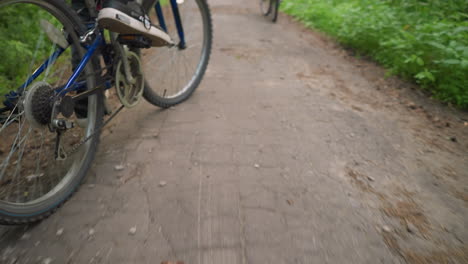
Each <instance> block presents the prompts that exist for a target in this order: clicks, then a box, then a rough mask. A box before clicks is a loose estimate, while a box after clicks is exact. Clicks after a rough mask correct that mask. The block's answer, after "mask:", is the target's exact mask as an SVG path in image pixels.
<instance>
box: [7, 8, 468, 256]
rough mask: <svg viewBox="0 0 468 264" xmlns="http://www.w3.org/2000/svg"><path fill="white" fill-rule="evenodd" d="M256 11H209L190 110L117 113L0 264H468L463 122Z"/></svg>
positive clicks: (15, 231)
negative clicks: (89, 164) (76, 175)
mask: <svg viewBox="0 0 468 264" xmlns="http://www.w3.org/2000/svg"><path fill="white" fill-rule="evenodd" d="M256 2H257V1H247V0H241V1H229V0H211V1H210V4H211V6H212V11H213V18H214V24H215V40H214V48H213V56H212V60H211V64H210V67H209V70H208V72H207V75H206V78H205V80H204V82H203V83H202V85H201V87H200V89H199V90H198V91H197V92H196V94H195V95H194V96H193V98H191V99H190V100H189V101H187V102H186V103H184V104H183V105H180V106H177V107H175V108H174V109H170V110H166V111H162V110H159V109H156V108H154V107H151V106H150V105H148V104H146V103H144V104H142V105H141V106H139V107H138V108H137V109H135V110H131V111H125V112H124V113H123V114H122V115H121V116H120V117H119V118H118V120H117V122H116V123H114V126H113V127H111V129H110V131H112V133H109V132H108V133H107V135H106V136H104V137H103V140H102V145H101V148H100V151H99V157H98V159H97V160H96V162H95V166H94V167H93V169H92V171H91V172H90V173H89V177H88V179H87V181H86V183H85V184H84V185H83V187H82V188H81V189H80V191H79V192H78V193H77V194H76V195H75V196H74V197H73V198H72V199H71V201H69V202H68V203H67V204H66V205H65V206H64V207H63V208H62V209H60V210H59V211H58V212H57V213H56V214H55V215H53V216H52V217H50V218H49V219H47V220H45V221H43V222H42V223H40V224H37V225H35V226H31V227H26V228H23V227H19V228H18V227H12V228H2V229H0V232H1V234H2V236H1V238H0V263H160V262H162V261H166V260H172V261H176V260H181V261H184V262H185V263H186V264H189V263H190V264H191V263H199V264H202V263H203V264H205V263H213V264H214V263H223V264H224V263H405V261H406V262H408V263H431V261H432V263H467V261H468V260H467V259H468V257H467V252H468V248H467V243H468V228H466V227H467V226H468V220H467V219H468V155H467V154H468V137H467V136H468V124H467V123H466V122H468V116H467V115H466V114H464V113H460V112H456V111H453V110H450V109H449V108H448V107H442V106H438V105H437V103H434V102H433V101H431V100H430V99H428V98H427V97H426V96H424V95H421V94H419V93H418V92H416V91H414V90H412V89H411V86H410V85H408V84H404V83H402V82H400V81H398V80H395V79H389V80H384V78H383V76H384V71H383V70H381V69H379V68H378V67H376V66H374V65H373V64H372V63H369V62H365V61H362V60H357V59H354V58H352V57H350V56H349V55H348V54H347V53H346V52H345V51H343V50H342V49H340V48H338V47H336V46H335V45H334V44H333V43H332V42H330V41H327V40H326V39H325V38H323V37H320V36H319V35H317V34H316V33H313V32H311V31H309V30H306V29H304V28H303V27H302V26H301V25H299V24H297V23H295V22H293V21H292V20H290V19H288V18H287V17H285V16H281V17H280V19H279V23H278V24H276V25H273V24H271V23H269V22H268V21H266V20H265V19H264V18H263V17H261V16H260V15H259V10H258V8H257V3H256ZM151 81H152V82H154V83H156V81H157V80H151ZM116 124H119V125H118V126H116ZM119 164H124V170H121V171H116V170H115V169H114V168H115V166H116V165H119ZM132 228H135V229H133V230H132V231H135V232H134V234H132V233H131V232H130V229H132ZM449 260H451V261H452V262H449ZM15 261H16V262H15ZM49 261H52V262H49Z"/></svg>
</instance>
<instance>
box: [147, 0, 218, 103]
mask: <svg viewBox="0 0 468 264" xmlns="http://www.w3.org/2000/svg"><path fill="white" fill-rule="evenodd" d="M170 2H171V0H170V1H161V13H160V15H159V16H158V15H157V13H156V12H154V13H153V14H152V17H153V20H154V21H155V22H156V21H159V24H160V25H161V26H162V25H165V27H166V28H167V33H168V34H169V35H170V36H171V37H172V39H173V40H174V42H175V43H177V44H179V45H176V46H173V47H161V48H153V49H149V50H144V51H143V54H142V56H141V57H142V58H141V59H142V62H143V68H144V74H145V78H146V82H145V89H144V91H143V97H144V98H145V99H146V100H147V101H148V102H150V103H151V104H153V105H156V106H159V107H162V108H167V107H170V106H173V105H176V104H179V103H181V102H183V101H185V100H187V99H188V98H189V97H190V96H191V95H192V93H193V92H194V91H195V89H196V88H197V87H198V86H199V84H200V82H201V80H202V78H203V75H204V74H205V71H206V68H207V66H208V61H209V58H210V53H211V43H212V38H213V36H212V34H213V33H212V32H213V29H212V22H211V14H210V10H209V7H208V4H207V2H206V0H185V1H177V2H178V4H175V6H176V7H177V8H178V10H179V14H180V21H181V23H182V28H183V34H182V36H183V38H181V37H180V36H181V34H180V33H181V31H180V28H179V29H178V28H177V23H176V22H177V20H176V18H175V16H174V6H172V5H171V3H170ZM172 2H173V3H176V1H172Z"/></svg>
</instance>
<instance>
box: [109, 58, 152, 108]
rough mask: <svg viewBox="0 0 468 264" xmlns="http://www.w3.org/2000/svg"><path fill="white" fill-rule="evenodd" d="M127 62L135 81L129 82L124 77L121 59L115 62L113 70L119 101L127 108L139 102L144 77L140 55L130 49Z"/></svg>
mask: <svg viewBox="0 0 468 264" xmlns="http://www.w3.org/2000/svg"><path fill="white" fill-rule="evenodd" d="M126 54H127V59H128V64H129V66H130V73H131V75H132V77H133V78H134V79H135V82H134V83H133V84H132V83H129V82H128V81H127V78H125V70H124V66H123V62H122V59H120V60H119V62H118V63H117V67H116V71H115V88H116V90H117V96H118V97H119V100H120V102H121V103H122V104H123V105H124V106H125V107H127V108H131V107H134V106H135V105H137V104H138V102H140V100H141V98H142V95H143V88H144V85H145V79H144V77H143V70H142V65H141V60H140V57H139V56H138V55H137V54H136V53H135V52H132V51H127V52H126Z"/></svg>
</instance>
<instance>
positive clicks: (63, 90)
mask: <svg viewBox="0 0 468 264" xmlns="http://www.w3.org/2000/svg"><path fill="white" fill-rule="evenodd" d="M170 4H171V8H172V14H173V16H174V20H175V24H176V27H177V33H178V35H179V39H180V42H179V44H178V46H179V48H180V49H184V48H185V47H186V43H185V33H184V28H183V24H182V19H181V17H180V13H179V7H178V4H177V1H176V0H170ZM155 10H156V15H157V18H158V21H159V25H160V26H161V28H163V29H164V31H166V32H167V26H166V22H165V19H164V15H163V12H162V7H161V4H160V3H159V1H158V2H157V3H156V5H155ZM95 26H96V25H92V26H91V28H94V27H95ZM105 44H106V43H105V40H104V38H103V32H102V31H97V36H96V38H95V39H94V41H93V42H92V44H91V45H89V46H87V47H86V49H87V52H86V54H85V55H84V57H83V59H82V60H81V61H80V63H79V64H78V66H77V67H76V69H75V71H74V72H73V74H72V76H71V77H70V79H69V80H68V81H67V83H66V84H65V86H62V87H59V88H57V89H56V94H57V95H58V96H60V97H63V96H65V95H66V94H67V93H69V92H72V91H77V90H80V89H83V88H85V87H86V83H85V81H82V82H78V83H76V80H77V78H78V77H79V76H80V74H81V73H82V72H83V70H84V68H85V67H86V64H87V63H88V62H89V60H90V59H91V58H92V57H93V55H94V53H95V52H96V50H97V49H98V48H99V47H101V46H103V45H105ZM64 51H65V49H63V48H57V49H56V51H55V52H54V53H53V54H52V55H51V56H50V57H49V58H47V59H46V61H45V62H44V63H43V64H41V66H39V67H38V68H37V69H36V70H35V71H34V73H33V74H32V75H31V76H30V77H29V78H28V79H27V80H26V82H24V83H23V84H22V85H21V86H20V87H19V88H18V89H17V91H16V92H10V93H9V94H7V95H6V100H5V102H4V105H5V106H6V107H7V108H10V109H13V108H14V101H16V100H17V99H18V98H19V96H20V95H21V94H22V93H23V91H24V89H25V88H26V87H27V86H29V85H30V84H31V83H32V82H34V80H36V78H37V77H39V75H41V74H42V73H43V72H44V71H45V70H46V69H47V68H48V67H49V66H50V65H52V64H53V63H54V62H55V61H56V60H57V58H58V57H59V56H60V55H62V53H63V52H64ZM106 86H108V87H109V86H110V85H106ZM0 110H2V109H0Z"/></svg>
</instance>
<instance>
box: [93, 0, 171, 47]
mask: <svg viewBox="0 0 468 264" xmlns="http://www.w3.org/2000/svg"><path fill="white" fill-rule="evenodd" d="M98 23H99V25H100V26H101V27H104V28H107V29H109V30H110V31H113V32H117V33H120V34H141V35H143V36H145V37H147V38H148V39H150V40H151V46H154V47H161V46H167V45H171V44H173V42H172V40H171V37H170V36H169V35H168V34H167V33H166V32H164V30H162V29H161V28H159V27H158V26H155V25H153V24H151V21H150V19H149V17H148V15H147V14H146V13H145V12H144V10H143V8H142V7H141V6H140V5H139V4H137V3H136V2H135V1H128V0H109V1H104V6H103V9H101V11H99V15H98Z"/></svg>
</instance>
